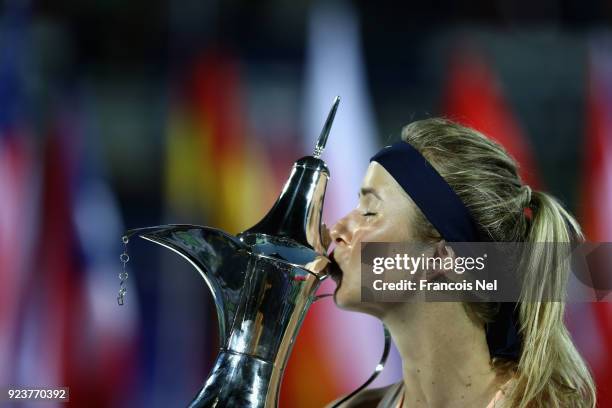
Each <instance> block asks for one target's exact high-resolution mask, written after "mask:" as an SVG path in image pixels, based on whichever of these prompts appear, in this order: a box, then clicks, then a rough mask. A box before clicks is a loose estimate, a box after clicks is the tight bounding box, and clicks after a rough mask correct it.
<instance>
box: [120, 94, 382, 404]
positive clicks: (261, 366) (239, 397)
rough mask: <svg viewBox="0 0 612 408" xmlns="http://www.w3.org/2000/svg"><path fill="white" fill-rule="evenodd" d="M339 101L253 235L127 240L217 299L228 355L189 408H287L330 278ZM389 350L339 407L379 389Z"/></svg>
mask: <svg viewBox="0 0 612 408" xmlns="http://www.w3.org/2000/svg"><path fill="white" fill-rule="evenodd" d="M339 102H340V99H339V98H338V97H336V98H335V100H334V103H333V106H332V108H331V111H330V113H329V115H328V118H327V120H326V122H325V125H324V127H323V130H322V132H321V135H320V136H319V139H318V141H317V145H316V147H315V150H314V153H313V155H312V156H306V157H303V158H301V159H299V160H298V161H297V162H295V163H294V165H293V168H292V170H291V174H290V176H289V179H288V180H287V182H286V183H285V185H284V187H283V190H282V192H281V194H280V196H279V197H278V199H277V200H276V203H275V204H274V206H273V207H272V209H271V210H270V211H269V212H268V214H267V215H266V216H265V217H264V218H263V219H262V220H261V221H260V222H258V223H257V224H256V225H254V226H253V227H251V228H249V229H247V230H246V231H244V232H241V233H240V234H238V235H237V236H233V235H230V234H228V233H226V232H224V231H221V230H218V229H215V228H210V227H202V226H196V225H164V226H159V227H151V228H139V229H133V230H130V231H128V232H127V234H126V236H131V235H135V234H136V235H138V236H140V237H141V238H144V239H146V240H149V241H151V242H155V243H157V244H159V245H162V246H164V247H166V248H169V249H171V250H172V251H174V252H176V253H177V254H179V255H181V256H182V257H184V258H185V259H187V260H188V261H189V262H190V263H191V264H192V265H193V267H194V268H195V269H196V270H197V271H198V272H199V273H200V275H202V278H204V281H205V282H206V284H207V285H208V287H209V288H210V290H211V292H212V296H213V299H214V302H215V306H216V310H217V316H218V323H219V336H220V339H219V340H220V341H219V344H220V345H221V347H220V351H219V355H218V356H217V359H216V361H215V364H214V366H213V368H212V370H211V373H210V374H209V376H208V378H207V380H206V382H205V383H204V386H203V387H202V389H201V390H200V392H199V393H198V394H197V396H196V397H195V398H194V400H193V401H192V402H191V403H190V405H189V406H190V407H276V406H277V405H278V396H279V391H280V384H281V380H282V377H283V371H284V369H285V366H286V364H287V360H288V357H289V354H290V352H291V349H292V346H293V343H294V340H295V337H296V336H297V333H298V331H299V329H300V326H301V324H302V321H303V319H304V316H305V315H306V312H307V311H308V308H309V306H310V305H311V304H312V302H313V301H315V300H316V299H317V297H316V295H315V292H316V291H317V289H318V287H319V285H320V283H321V282H322V281H323V280H324V279H325V278H327V277H328V268H327V266H328V264H329V263H330V260H329V259H328V258H327V256H326V248H325V245H324V243H323V238H322V236H321V214H322V211H323V200H324V198H325V190H326V187H327V182H328V180H329V170H328V168H327V166H326V165H325V162H324V161H323V160H321V159H320V158H319V157H320V155H321V153H322V152H323V149H324V148H325V144H326V142H327V137H328V136H329V132H330V130H331V125H332V122H333V120H334V116H335V114H336V110H337V108H338V104H339ZM126 240H127V238H126ZM125 242H127V241H125ZM123 293H125V291H124V292H123ZM123 293H120V296H121V297H122V295H123ZM121 301H122V300H121ZM120 303H121V302H120ZM388 351H389V336H388V333H387V332H386V331H385V350H384V352H383V356H382V358H381V362H380V363H379V365H378V366H377V368H376V371H375V373H374V374H373V375H372V376H371V377H370V378H369V379H368V381H366V383H364V384H363V385H362V386H361V387H359V388H358V389H357V390H355V391H353V392H352V393H351V394H350V395H348V396H347V397H345V398H344V399H343V400H342V401H339V403H338V404H340V403H341V402H343V401H345V400H347V399H349V398H350V397H352V396H353V395H354V394H356V393H357V392H359V391H360V390H361V389H363V388H364V387H366V386H367V385H368V384H369V383H370V382H371V381H373V380H374V378H375V377H376V376H377V375H378V373H379V372H380V371H382V369H383V367H384V363H385V361H386V358H387V355H388Z"/></svg>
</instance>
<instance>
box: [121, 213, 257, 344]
mask: <svg viewBox="0 0 612 408" xmlns="http://www.w3.org/2000/svg"><path fill="white" fill-rule="evenodd" d="M127 235H128V236H129V235H138V236H140V237H141V238H143V239H146V240H148V241H151V242H154V243H156V244H158V245H161V246H163V247H165V248H168V249H170V250H172V251H174V252H176V253H177V254H179V255H180V256H182V257H183V258H185V259H186V260H187V261H188V262H189V263H190V264H191V265H192V266H193V267H194V268H195V269H196V270H197V271H198V272H199V273H200V275H201V276H202V278H204V281H205V282H206V285H207V286H208V288H209V289H210V291H211V293H212V296H213V300H214V302H215V307H216V310H217V318H218V323H219V337H220V339H219V341H220V344H226V343H227V341H228V338H229V334H230V329H231V325H232V322H233V320H234V317H235V313H236V310H237V309H238V302H239V301H240V293H241V290H242V288H243V286H244V280H245V274H246V271H247V265H248V262H249V256H248V250H247V247H246V246H245V245H244V244H243V243H242V242H240V240H238V239H237V238H236V237H233V236H232V235H229V234H227V233H225V232H223V231H221V230H218V229H215V228H209V227H201V226H197V225H162V226H157V227H150V228H139V229H133V230H130V231H128V232H127Z"/></svg>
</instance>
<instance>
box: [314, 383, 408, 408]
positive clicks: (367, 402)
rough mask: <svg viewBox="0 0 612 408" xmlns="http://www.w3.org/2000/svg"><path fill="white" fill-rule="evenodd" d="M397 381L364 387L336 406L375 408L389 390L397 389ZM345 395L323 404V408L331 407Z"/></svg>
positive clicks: (342, 407)
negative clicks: (368, 387)
mask: <svg viewBox="0 0 612 408" xmlns="http://www.w3.org/2000/svg"><path fill="white" fill-rule="evenodd" d="M397 386H398V383H395V384H390V385H387V386H386V387H380V388H373V389H365V390H363V391H361V392H360V393H359V394H357V395H355V396H354V397H353V398H351V399H350V400H348V401H346V402H344V403H343V404H342V405H340V406H339V407H337V408H376V407H377V406H378V403H379V402H380V401H381V400H382V399H383V398H384V397H385V395H387V393H389V392H394V391H395V390H396V389H397ZM344 397H345V396H342V397H340V398H337V399H336V400H334V401H332V402H330V403H329V404H327V405H326V406H325V408H331V407H333V406H334V404H336V403H337V402H338V401H340V400H342V398H344Z"/></svg>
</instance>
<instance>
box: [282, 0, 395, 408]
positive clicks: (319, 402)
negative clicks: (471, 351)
mask: <svg viewBox="0 0 612 408" xmlns="http://www.w3.org/2000/svg"><path fill="white" fill-rule="evenodd" d="M307 41H308V43H307V54H306V57H307V60H306V77H305V96H306V101H305V105H304V108H305V112H304V126H303V128H304V132H303V133H304V137H303V139H302V145H303V148H304V153H305V154H312V149H313V148H314V145H315V142H316V139H317V137H318V135H319V133H320V132H321V129H322V126H323V122H324V121H325V118H326V117H327V114H328V112H329V109H330V107H331V103H332V101H333V98H334V96H336V95H339V96H340V97H341V102H340V107H339V109H338V112H337V115H336V119H335V121H334V124H333V127H332V130H331V134H330V136H329V140H328V142H327V147H326V149H325V151H324V152H323V155H322V159H323V160H325V162H326V163H327V165H328V166H329V169H330V172H331V179H330V182H329V185H328V189H327V195H326V197H325V213H324V219H325V220H326V222H327V224H328V225H331V224H333V223H335V222H336V221H338V220H339V219H340V218H341V217H343V216H344V215H345V214H346V213H348V212H349V211H351V210H352V209H353V208H354V207H355V206H356V205H357V193H358V190H359V186H360V184H361V181H362V178H363V176H364V174H365V171H366V169H367V167H368V165H369V158H370V157H371V156H372V155H373V154H374V153H375V152H376V150H377V148H378V147H379V146H377V142H376V139H377V137H376V125H375V123H374V117H373V116H374V115H373V113H372V109H371V106H370V97H369V94H368V90H367V82H366V75H365V66H364V61H363V57H362V51H361V40H360V35H359V23H358V19H357V15H356V13H355V11H354V10H353V8H352V6H351V5H350V3H349V2H332V3H326V2H318V3H317V4H316V5H315V6H313V8H312V10H311V14H310V17H309V22H308V31H307ZM334 288H335V284H334V283H333V282H326V283H325V284H324V286H323V288H322V289H321V290H320V292H321V293H330V292H333V290H334ZM382 345H383V339H382V326H381V323H380V322H379V321H378V320H377V319H375V318H373V317H370V316H367V315H365V314H360V313H352V312H345V311H341V310H340V309H338V308H337V307H336V306H335V305H334V304H333V300H331V298H327V299H324V300H321V301H319V302H317V303H315V304H313V305H312V307H311V309H310V311H309V313H308V315H307V316H306V319H305V321H304V324H303V326H302V329H301V331H300V333H299V335H298V337H297V340H296V344H295V347H294V349H293V353H292V355H291V358H290V359H289V364H288V368H287V372H286V376H285V378H284V380H283V386H282V390H281V406H287V407H317V406H323V405H325V404H326V403H328V402H330V401H332V400H334V399H336V398H338V397H339V396H341V395H343V394H346V393H348V392H350V391H352V390H353V389H355V388H357V386H359V385H361V383H363V382H364V381H365V380H366V379H367V378H368V377H369V376H370V374H372V372H373V371H374V367H375V366H376V364H377V363H378V359H379V357H380V354H381V352H382ZM383 377H384V378H383V379H382V380H379V381H377V384H378V385H380V383H381V382H383V383H385V382H386V383H389V382H391V380H392V379H393V380H397V379H399V378H400V377H401V372H400V367H399V359H398V358H397V356H395V358H394V359H393V358H392V361H391V362H390V363H389V365H388V366H387V368H386V369H385V371H384V374H383Z"/></svg>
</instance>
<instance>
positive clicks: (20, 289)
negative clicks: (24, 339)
mask: <svg viewBox="0 0 612 408" xmlns="http://www.w3.org/2000/svg"><path fill="white" fill-rule="evenodd" d="M5 6H6V7H5V10H4V11H5V12H4V14H3V15H2V17H1V19H0V282H1V284H0V385H8V384H17V382H18V377H17V372H16V364H17V358H16V353H15V351H16V349H17V347H18V341H19V339H18V337H17V332H18V329H19V326H20V313H21V307H22V299H23V296H24V291H25V290H26V282H27V281H28V276H29V271H30V269H31V267H32V266H34V260H33V259H32V257H30V256H29V254H30V253H31V250H32V246H33V242H34V232H33V227H34V225H35V222H36V219H37V208H38V206H37V196H38V182H37V178H38V173H39V171H38V170H39V169H38V166H37V164H36V162H35V158H34V149H33V143H32V142H33V138H32V133H31V129H32V126H31V124H30V123H29V120H30V119H31V118H30V116H29V113H30V112H29V110H28V108H29V106H28V102H29V98H28V94H27V86H28V84H27V82H26V79H27V72H28V70H29V69H30V67H31V65H30V64H28V62H29V61H28V60H27V57H28V51H29V41H28V40H29V38H28V35H29V30H28V29H29V24H28V23H29V16H28V13H29V7H28V4H27V2H15V1H13V2H7V4H6V5H5Z"/></svg>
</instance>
